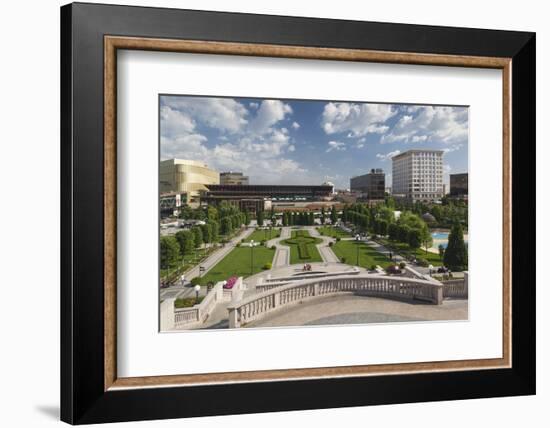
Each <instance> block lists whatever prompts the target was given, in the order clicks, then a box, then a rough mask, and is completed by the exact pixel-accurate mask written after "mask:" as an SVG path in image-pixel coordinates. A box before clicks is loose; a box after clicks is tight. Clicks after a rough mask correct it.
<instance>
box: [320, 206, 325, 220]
mask: <svg viewBox="0 0 550 428" xmlns="http://www.w3.org/2000/svg"><path fill="white" fill-rule="evenodd" d="M325 219H326V218H325V207H322V208H321V224H325Z"/></svg>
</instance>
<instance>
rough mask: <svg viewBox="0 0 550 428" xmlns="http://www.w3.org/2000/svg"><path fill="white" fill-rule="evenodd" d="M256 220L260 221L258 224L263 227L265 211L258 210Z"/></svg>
mask: <svg viewBox="0 0 550 428" xmlns="http://www.w3.org/2000/svg"><path fill="white" fill-rule="evenodd" d="M256 221H257V222H258V226H260V227H262V226H263V225H264V212H263V211H258V214H257V216H256Z"/></svg>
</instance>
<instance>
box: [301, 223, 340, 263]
mask: <svg viewBox="0 0 550 428" xmlns="http://www.w3.org/2000/svg"><path fill="white" fill-rule="evenodd" d="M308 231H309V233H310V235H311V236H313V237H314V238H319V239H322V240H323V242H321V243H320V244H317V250H318V251H319V254H320V255H321V258H322V259H323V262H325V263H338V262H339V261H340V260H339V259H338V256H337V255H336V254H334V251H332V248H330V246H329V244H330V243H331V242H333V240H332V238H331V237H329V236H324V235H321V234H320V233H319V231H318V230H317V228H315V227H310V228H308Z"/></svg>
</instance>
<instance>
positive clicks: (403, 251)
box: [377, 238, 443, 266]
mask: <svg viewBox="0 0 550 428" xmlns="http://www.w3.org/2000/svg"><path fill="white" fill-rule="evenodd" d="M377 241H378V242H379V243H380V244H382V245H384V247H386V248H388V249H390V250H392V251H393V252H394V253H395V254H400V255H402V256H403V257H405V258H409V259H410V258H413V257H415V258H416V259H417V260H419V259H424V260H426V261H427V262H428V264H431V265H433V266H443V261H442V260H441V257H439V254H436V253H432V252H430V251H426V250H425V249H423V248H417V249H415V250H411V249H410V247H409V245H408V244H404V243H402V242H391V241H389V240H388V239H385V238H378V239H377Z"/></svg>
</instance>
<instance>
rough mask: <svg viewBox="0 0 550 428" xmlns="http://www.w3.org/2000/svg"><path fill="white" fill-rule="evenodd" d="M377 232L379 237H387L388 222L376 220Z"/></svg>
mask: <svg viewBox="0 0 550 428" xmlns="http://www.w3.org/2000/svg"><path fill="white" fill-rule="evenodd" d="M377 229H378V230H377V231H376V233H378V234H379V235H383V236H385V235H387V234H388V222H387V221H386V220H378V221H377Z"/></svg>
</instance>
